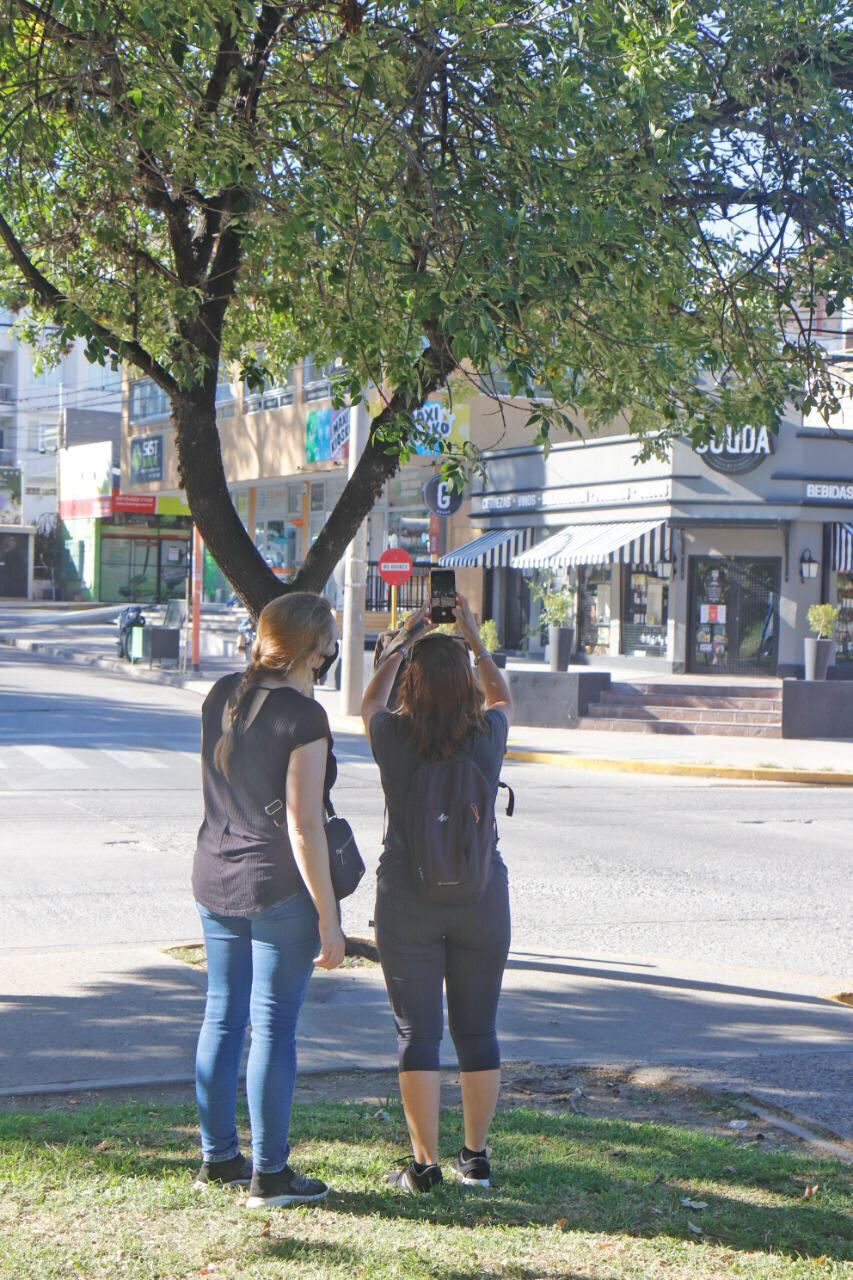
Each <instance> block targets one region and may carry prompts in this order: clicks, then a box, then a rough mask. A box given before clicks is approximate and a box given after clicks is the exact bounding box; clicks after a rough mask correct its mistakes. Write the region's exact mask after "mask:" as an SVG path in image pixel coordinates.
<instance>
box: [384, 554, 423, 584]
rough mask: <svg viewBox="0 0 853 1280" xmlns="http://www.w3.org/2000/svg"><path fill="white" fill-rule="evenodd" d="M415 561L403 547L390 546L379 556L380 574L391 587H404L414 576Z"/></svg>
mask: <svg viewBox="0 0 853 1280" xmlns="http://www.w3.org/2000/svg"><path fill="white" fill-rule="evenodd" d="M414 567H415V562H414V560H413V559H412V557H411V556H410V555H409V553H408V551H404V550H403V548H402V547H389V548H388V550H387V551H383V552H382V555H381V556H380V557H379V563H378V565H377V568H378V571H379V576H380V578H381V579H382V581H383V582H386V583H387V584H388V586H389V587H402V585H403V583H404V582H408V581H409V578H411V576H412V570H413V569H414Z"/></svg>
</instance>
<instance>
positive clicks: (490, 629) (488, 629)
mask: <svg viewBox="0 0 853 1280" xmlns="http://www.w3.org/2000/svg"><path fill="white" fill-rule="evenodd" d="M480 639H481V640H482V641H483V644H484V645H485V646H486V648H487V649H488V651H489V653H490V654H491V655H492V657H493V658H494V660H495V666H496V667H505V666H506V654H505V653H501V652H500V647H501V640H500V636H499V635H498V625H497V623H496V622H495V621H494V620H493V619H492V618H486V621H485V622H483V623H481V624H480Z"/></svg>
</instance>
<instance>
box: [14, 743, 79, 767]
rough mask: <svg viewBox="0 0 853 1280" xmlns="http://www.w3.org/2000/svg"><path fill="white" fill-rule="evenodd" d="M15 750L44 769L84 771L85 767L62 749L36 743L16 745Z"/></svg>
mask: <svg viewBox="0 0 853 1280" xmlns="http://www.w3.org/2000/svg"><path fill="white" fill-rule="evenodd" d="M16 750H18V751H20V752H22V753H23V755H25V756H29V758H30V760H34V761H35V762H36V764H40V765H41V766H42V768H44V769H85V768H86V766H85V765H84V764H83V762H82V761H81V760H78V759H77V757H76V756H73V755H72V754H71V752H70V751H65V750H64V749H63V748H62V747H51V746H47V745H46V744H44V743H38V744H34V745H29V746H22V745H20V744H19V745H18V747H17V748H16Z"/></svg>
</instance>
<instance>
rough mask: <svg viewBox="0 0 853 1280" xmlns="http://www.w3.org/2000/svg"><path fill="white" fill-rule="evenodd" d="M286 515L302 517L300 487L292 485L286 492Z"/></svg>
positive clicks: (299, 485)
mask: <svg viewBox="0 0 853 1280" xmlns="http://www.w3.org/2000/svg"><path fill="white" fill-rule="evenodd" d="M287 514H288V515H289V516H301V515H302V485H301V484H292V485H290V486H289V488H288V490H287Z"/></svg>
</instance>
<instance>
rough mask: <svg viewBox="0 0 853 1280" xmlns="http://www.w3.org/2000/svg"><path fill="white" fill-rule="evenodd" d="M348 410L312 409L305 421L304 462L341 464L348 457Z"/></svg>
mask: <svg viewBox="0 0 853 1280" xmlns="http://www.w3.org/2000/svg"><path fill="white" fill-rule="evenodd" d="M349 427H350V409H349V406H347V408H345V409H312V410H311V411H310V413H309V414H308V417H307V418H306V420H305V461H306V462H342V461H343V460H344V459H345V458H348V457H349Z"/></svg>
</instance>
